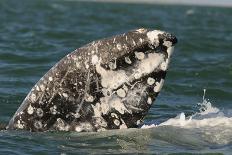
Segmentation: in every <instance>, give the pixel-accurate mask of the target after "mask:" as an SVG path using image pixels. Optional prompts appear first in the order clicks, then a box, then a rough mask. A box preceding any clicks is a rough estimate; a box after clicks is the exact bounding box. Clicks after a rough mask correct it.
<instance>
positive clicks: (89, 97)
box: [85, 93, 94, 102]
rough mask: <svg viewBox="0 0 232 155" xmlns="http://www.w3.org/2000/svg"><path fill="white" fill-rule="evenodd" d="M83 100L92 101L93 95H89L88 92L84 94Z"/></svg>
mask: <svg viewBox="0 0 232 155" xmlns="http://www.w3.org/2000/svg"><path fill="white" fill-rule="evenodd" d="M85 101H86V102H93V101H94V98H93V96H92V95H90V94H88V93H87V94H85Z"/></svg>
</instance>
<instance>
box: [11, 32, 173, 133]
mask: <svg viewBox="0 0 232 155" xmlns="http://www.w3.org/2000/svg"><path fill="white" fill-rule="evenodd" d="M176 43H177V39H176V38H175V37H174V36H173V35H171V34H169V33H166V32H163V31H159V30H153V31H150V30H147V29H143V28H142V29H137V30H134V31H130V32H128V33H125V34H122V35H117V36H115V37H111V38H106V39H102V40H98V41H94V42H92V43H90V44H87V45H86V46H83V47H81V48H79V49H77V50H75V51H74V52H72V53H70V54H68V55H67V56H66V57H64V58H63V59H62V60H60V61H59V62H58V63H57V64H56V65H55V66H53V67H52V68H51V69H50V70H49V71H48V72H47V73H46V74H45V75H44V76H43V77H42V78H41V79H40V80H39V81H38V82H37V83H36V85H35V86H34V87H33V88H32V90H31V91H30V92H29V93H28V95H27V97H26V98H25V99H24V101H23V103H22V104H21V106H20V107H19V108H18V110H17V111H16V113H15V115H14V116H13V118H12V119H11V120H10V122H9V124H8V126H7V129H23V130H29V131H47V130H62V131H78V132H80V131H101V130H105V129H121V128H131V127H136V126H137V125H139V124H140V123H141V121H142V120H143V118H144V117H145V116H146V114H147V112H148V110H149V109H150V107H151V104H152V103H153V101H154V100H155V98H156V97H157V95H158V93H159V92H160V90H161V88H162V86H163V83H164V79H165V76H166V71H167V69H168V65H169V62H170V58H171V54H172V52H173V49H174V45H175V44H176Z"/></svg>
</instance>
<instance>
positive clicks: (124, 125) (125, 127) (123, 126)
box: [119, 119, 127, 129]
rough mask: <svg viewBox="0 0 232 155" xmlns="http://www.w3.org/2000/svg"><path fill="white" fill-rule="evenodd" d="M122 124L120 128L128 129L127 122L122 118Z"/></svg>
mask: <svg viewBox="0 0 232 155" xmlns="http://www.w3.org/2000/svg"><path fill="white" fill-rule="evenodd" d="M121 122H122V124H121V125H120V127H119V129H127V126H126V123H125V122H124V121H123V119H121Z"/></svg>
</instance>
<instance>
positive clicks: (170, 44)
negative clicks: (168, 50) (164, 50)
mask: <svg viewBox="0 0 232 155" xmlns="http://www.w3.org/2000/svg"><path fill="white" fill-rule="evenodd" d="M163 45H164V46H166V47H171V46H172V42H171V41H164V43H163Z"/></svg>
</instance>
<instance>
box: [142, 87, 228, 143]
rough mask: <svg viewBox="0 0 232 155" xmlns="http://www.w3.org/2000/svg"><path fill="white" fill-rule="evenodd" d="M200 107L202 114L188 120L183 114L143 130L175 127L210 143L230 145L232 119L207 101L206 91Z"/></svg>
mask: <svg viewBox="0 0 232 155" xmlns="http://www.w3.org/2000/svg"><path fill="white" fill-rule="evenodd" d="M198 105H200V106H201V107H200V109H199V111H200V112H197V113H195V114H194V115H192V116H190V117H188V118H186V116H185V114H184V113H183V112H182V113H181V114H179V115H178V116H177V117H175V118H171V119H168V120H167V121H165V122H163V123H161V124H159V125H157V124H151V125H143V126H142V127H141V128H154V127H160V126H174V127H180V128H184V129H190V130H194V131H197V132H198V133H201V135H202V137H203V138H205V139H206V140H207V141H209V142H213V143H217V144H228V143H230V142H232V136H231V135H232V117H230V116H225V114H224V113H223V111H221V110H219V109H218V108H216V107H213V106H212V104H211V103H210V102H209V101H207V100H206V99H205V90H204V96H203V101H202V103H198Z"/></svg>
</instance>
